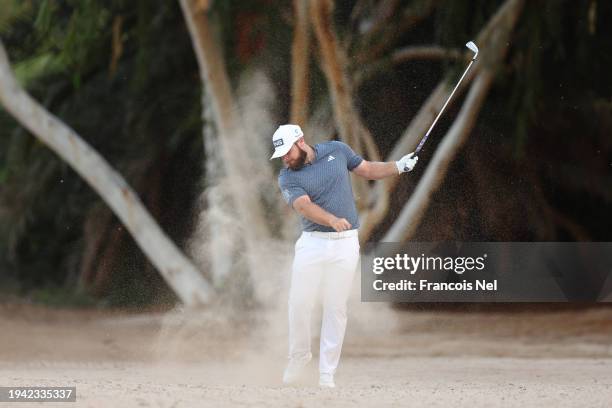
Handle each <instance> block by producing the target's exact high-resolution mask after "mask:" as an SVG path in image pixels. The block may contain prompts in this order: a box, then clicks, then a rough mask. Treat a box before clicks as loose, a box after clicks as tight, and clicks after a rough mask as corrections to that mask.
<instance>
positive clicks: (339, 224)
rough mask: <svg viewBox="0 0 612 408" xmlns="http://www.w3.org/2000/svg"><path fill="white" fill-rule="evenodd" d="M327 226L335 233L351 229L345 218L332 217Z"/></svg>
mask: <svg viewBox="0 0 612 408" xmlns="http://www.w3.org/2000/svg"><path fill="white" fill-rule="evenodd" d="M329 226H330V227H332V228H333V229H335V230H336V232H341V231H347V230H350V229H351V223H350V222H348V221H347V220H346V218H338V217H333V218H332V219H331V220H330V221H329Z"/></svg>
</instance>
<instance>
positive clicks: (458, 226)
mask: <svg viewBox="0 0 612 408" xmlns="http://www.w3.org/2000/svg"><path fill="white" fill-rule="evenodd" d="M366 3H367V2H366ZM430 3H431V4H433V6H432V11H431V13H430V14H427V16H426V17H424V18H423V19H422V20H421V21H419V22H418V23H417V24H415V25H414V27H411V28H410V29H407V30H403V31H399V32H398V34H397V35H392V36H391V37H385V33H386V32H387V31H388V30H393V29H395V28H397V27H399V26H400V25H401V24H402V15H403V14H402V13H397V15H394V16H392V17H391V19H390V20H389V21H388V22H387V24H386V30H387V31H384V30H383V32H381V33H379V34H378V35H375V36H373V37H372V38H371V39H369V40H368V41H369V42H365V41H361V40H362V38H361V37H360V28H359V27H360V25H359V21H357V22H355V21H353V20H351V13H352V10H353V7H354V5H355V2H354V1H341V2H338V3H337V7H336V14H335V16H336V28H337V30H338V34H339V36H340V38H341V39H342V41H343V42H344V43H345V44H348V46H349V50H350V57H351V61H357V60H358V56H359V55H360V53H363V52H367V50H368V49H369V48H368V47H373V46H375V45H376V44H377V41H378V42H385V41H387V42H388V41H392V42H393V44H391V45H392V47H389V51H391V50H393V49H397V48H399V47H402V46H407V45H419V44H439V45H443V46H446V47H451V48H457V49H460V48H461V47H462V46H463V44H464V43H465V42H466V40H467V39H471V38H473V37H474V36H475V35H476V34H477V33H478V31H479V30H480V29H481V28H482V26H483V25H484V24H485V23H486V22H487V20H488V19H489V18H490V16H491V15H492V14H493V13H494V12H495V10H496V9H497V8H498V7H499V5H500V4H501V1H485V0H478V1H472V2H467V1H465V2H463V1H450V0H445V1H442V0H439V1H433V2H432V1H424V0H413V1H402V2H400V8H401V9H402V10H409V9H411V10H412V9H414V10H417V11H418V10H420V9H424V8H426V7H428V4H430ZM0 4H2V6H3V9H4V10H6V13H3V16H2V17H0V36H1V38H2V40H3V42H4V44H5V46H6V47H7V50H8V53H9V56H10V58H11V61H12V64H13V67H14V69H15V71H16V73H17V75H18V77H19V79H20V80H21V81H22V83H24V85H26V87H27V89H28V91H29V92H30V93H31V94H32V95H33V96H34V97H35V98H36V99H37V100H39V101H40V102H41V103H43V104H44V105H45V106H46V108H47V109H48V110H49V111H51V112H53V113H54V114H55V115H57V116H58V117H60V118H61V119H62V120H63V121H65V122H66V123H67V124H68V125H70V126H71V127H72V128H74V129H75V130H76V131H77V132H78V133H79V134H80V135H81V136H82V137H83V138H84V139H85V140H86V141H87V142H88V143H90V144H91V145H92V146H93V147H94V148H95V149H96V150H97V151H98V152H100V153H101V154H102V156H103V157H105V158H106V159H107V160H108V161H109V162H110V164H111V165H112V166H114V167H115V168H116V169H117V170H118V171H119V172H120V173H121V174H122V175H123V176H124V177H126V179H127V181H128V182H129V183H130V185H132V187H134V188H135V189H136V190H137V191H138V193H139V195H140V197H141V198H142V199H143V201H144V202H145V204H146V206H147V207H148V208H149V210H150V211H151V212H152V214H153V215H154V217H155V218H156V219H157V220H158V221H159V222H160V224H161V225H162V227H163V228H164V230H165V231H167V232H168V233H169V235H170V236H171V238H172V239H173V240H175V241H176V242H178V243H179V244H180V245H182V244H183V243H184V242H185V239H187V238H188V237H189V234H190V232H191V231H192V228H193V226H194V225H193V220H194V205H195V202H196V198H197V197H198V194H199V193H200V192H201V191H202V188H203V186H204V184H205V174H204V173H203V168H204V165H203V160H204V157H203V151H204V147H203V145H202V143H203V142H202V140H203V139H202V136H201V129H202V123H201V119H200V111H201V106H200V104H201V100H200V84H199V75H198V68H197V64H196V62H195V58H194V55H193V48H192V45H191V43H190V39H189V36H188V33H187V30H186V27H185V23H184V20H183V17H182V14H181V10H180V7H179V5H178V2H174V1H164V0H136V1H127V0H125V1H124V0H107V1H93V0H84V1H76V0H42V1H13V0H3V2H2V3H0ZM211 13H212V14H213V15H214V17H215V20H214V21H215V24H216V26H217V27H219V29H220V30H219V34H220V38H221V39H222V42H223V47H224V50H225V53H226V58H227V61H228V70H229V73H230V76H231V78H232V81H233V82H234V84H235V83H237V80H238V78H239V76H240V74H241V72H243V71H244V70H246V69H248V68H250V67H252V66H258V67H261V68H263V69H264V70H265V71H266V72H267V73H268V75H269V76H270V78H272V81H273V84H274V87H275V92H276V95H277V97H278V102H279V103H278V105H277V106H271V107H270V109H271V110H272V112H273V113H274V114H275V115H276V116H277V117H278V120H279V122H283V121H286V120H287V117H288V111H289V106H288V103H287V101H288V100H289V94H290V89H289V73H290V45H291V34H292V27H291V24H292V18H293V17H292V10H291V4H290V2H274V1H271V0H270V1H267V0H259V1H248V2H231V1H215V2H213V7H212V11H211ZM610 17H612V4H611V3H610V2H604V1H596V0H581V1H569V0H565V1H559V0H541V1H534V2H530V1H528V2H526V5H525V9H524V11H523V13H522V15H521V17H520V20H519V23H518V25H517V27H516V30H515V32H514V34H513V36H512V43H511V44H510V52H509V54H508V57H507V58H506V62H505V64H504V65H503V66H502V67H500V70H499V72H498V75H497V78H496V82H495V86H494V88H493V90H492V92H491V93H490V95H489V96H488V98H487V100H486V102H485V107H484V108H483V110H482V112H481V114H480V116H479V119H478V123H477V127H476V129H475V130H474V131H473V132H472V134H471V135H470V138H469V140H468V143H467V144H466V145H465V146H464V147H463V148H462V150H461V152H460V154H459V156H458V157H457V159H456V160H455V161H454V162H453V163H452V166H451V168H450V171H449V174H448V177H447V179H446V181H445V183H444V184H443V186H442V188H440V189H439V191H438V192H436V194H435V196H434V200H433V203H432V205H431V206H430V207H429V209H428V211H427V215H426V217H425V220H424V222H423V224H422V225H421V227H420V228H419V230H418V232H417V236H416V238H417V239H421V240H438V239H439V240H480V241H484V240H508V241H510V240H525V241H538V240H551V241H553V240H558V241H564V240H568V241H573V240H592V241H608V240H610V230H611V228H610V227H611V226H612V217H611V216H610V214H611V213H612V205H611V203H612V176H611V174H612V146H611V138H610V134H611V130H612V78H611V77H610V75H609V67H610V66H611V65H612V64H611V62H612V61H611V59H612V53H611V52H610V51H611V50H612V48H611V47H610V45H611V42H612V32H611V30H612V28H611V27H610V26H608V25H607V24H606V22H607V21H608V20H609V19H610ZM385 55H386V54H383V55H381V56H380V59H384V58H385ZM314 57H315V61H314V62H313V68H314V70H313V78H312V81H311V85H312V93H313V95H312V99H313V105H317V104H320V103H321V101H323V100H324V99H325V98H326V96H327V89H326V86H325V81H324V79H323V76H322V74H321V72H320V69H319V68H318V54H316V52H315V53H314ZM365 66H367V64H356V63H355V64H353V65H351V67H350V69H351V72H357V71H358V70H359V69H361V68H363V67H365ZM462 69H463V66H462V65H461V64H458V63H455V62H436V61H414V62H408V63H405V64H401V65H398V66H394V67H384V68H382V69H381V70H380V71H379V72H377V74H376V75H374V76H372V77H371V78H370V79H368V80H367V81H366V82H364V83H363V84H361V86H360V87H359V88H358V89H357V92H356V98H357V100H356V105H357V106H358V108H359V110H360V112H361V113H362V115H363V117H364V119H365V122H366V124H367V126H368V127H369V128H370V129H371V130H372V132H373V134H374V136H375V139H376V141H377V143H378V145H379V147H380V149H381V152H382V153H383V155H384V154H386V153H388V152H389V151H390V149H391V148H392V146H393V144H394V143H395V141H396V140H397V139H398V138H399V137H400V135H401V132H402V131H403V129H404V128H405V127H406V126H407V125H408V123H409V121H410V120H411V118H412V117H413V116H414V114H415V112H416V111H417V110H418V108H419V107H420V106H421V104H422V103H423V101H424V100H425V98H426V97H427V96H428V95H429V92H430V91H431V89H432V88H433V87H434V86H435V84H436V83H437V81H439V80H440V78H441V77H442V75H444V74H445V73H447V72H451V73H454V72H456V73H460V72H461V70H462ZM457 105H458V104H456V106H455V107H453V108H451V109H449V110H448V111H447V112H446V114H445V117H444V118H443V119H442V120H441V122H440V124H439V125H438V127H437V128H436V131H435V132H434V134H433V135H432V138H431V139H430V141H429V142H428V145H427V147H426V149H425V150H424V151H423V153H422V155H421V158H420V159H421V162H420V163H423V164H426V163H427V160H428V159H429V158H430V157H431V154H432V153H433V151H434V149H435V147H436V144H437V143H438V142H439V141H440V139H441V137H442V135H443V134H444V129H446V128H448V126H449V124H450V123H451V122H452V119H453V118H454V117H455V116H456V113H457V110H458V107H457ZM266 140H267V138H266ZM424 167H425V166H421V167H420V168H419V169H418V170H417V171H416V173H415V177H414V178H410V179H407V180H405V181H404V182H403V183H402V185H401V186H400V187H399V189H398V191H397V193H396V194H394V196H393V211H391V212H390V215H389V216H388V217H387V219H386V220H385V221H384V222H383V223H382V224H381V226H380V228H379V229H378V230H377V233H376V234H375V237H377V236H380V235H381V234H382V232H383V231H384V229H385V228H386V227H388V226H389V225H390V223H391V222H392V221H393V217H394V215H395V214H397V211H399V209H400V208H401V206H402V204H403V203H405V201H406V200H407V199H408V197H409V195H410V193H411V190H412V188H413V186H414V185H415V181H414V180H418V178H419V176H420V175H422V171H423V169H424ZM0 276H1V277H0V286H1V287H2V288H3V290H4V291H5V292H12V293H15V294H17V295H19V296H25V297H29V298H32V299H35V300H42V301H45V302H49V303H53V302H60V303H62V302H74V303H85V304H90V303H93V304H111V305H142V304H151V303H157V302H161V303H168V302H170V303H171V302H173V301H174V300H175V299H174V297H173V295H172V294H171V293H170V291H169V290H168V288H167V287H166V285H165V284H164V282H163V281H162V279H161V278H160V277H159V275H158V274H157V273H156V272H155V270H154V269H153V268H152V266H151V265H150V264H149V263H148V262H147V261H146V260H145V258H144V256H143V255H142V254H141V252H140V250H139V249H138V248H137V247H136V245H135V244H134V243H133V241H132V239H131V238H130V236H129V234H127V233H126V232H125V231H124V229H123V227H122V226H121V224H120V223H119V222H118V221H117V220H116V219H115V218H114V217H113V216H112V215H111V213H110V211H109V210H108V209H107V208H106V206H105V205H104V203H103V202H102V201H101V200H100V198H99V197H98V196H97V195H96V194H95V193H94V192H93V191H92V190H91V189H90V188H89V187H88V185H87V184H86V183H85V182H84V181H83V180H82V179H80V178H79V176H78V175H76V174H75V173H74V172H73V171H72V170H71V169H70V168H69V166H67V165H66V164H65V163H64V162H62V161H61V160H60V159H59V158H57V157H56V156H55V155H54V154H53V153H52V152H51V151H49V150H48V149H47V148H46V147H45V146H43V145H42V144H41V143H39V142H38V141H37V140H36V139H35V138H34V137H32V136H31V135H29V134H28V133H27V132H26V131H25V130H24V129H23V128H21V127H20V126H19V125H18V124H17V123H15V122H14V121H13V120H12V119H11V118H10V117H9V116H8V115H7V114H6V113H5V112H3V111H2V110H0Z"/></svg>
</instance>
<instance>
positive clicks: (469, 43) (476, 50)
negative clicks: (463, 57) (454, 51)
mask: <svg viewBox="0 0 612 408" xmlns="http://www.w3.org/2000/svg"><path fill="white" fill-rule="evenodd" d="M465 46H466V47H468V48H469V49H470V50H471V51H472V52H473V53H474V58H472V60H475V59H476V57H477V56H478V47H477V46H476V44H474V42H473V41H470V42H468V43H467V44H465Z"/></svg>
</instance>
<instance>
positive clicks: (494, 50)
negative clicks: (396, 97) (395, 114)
mask: <svg viewBox="0 0 612 408" xmlns="http://www.w3.org/2000/svg"><path fill="white" fill-rule="evenodd" d="M522 5H523V0H506V2H505V3H504V4H502V6H500V8H499V9H498V10H497V12H496V13H495V14H494V15H493V16H492V17H491V19H490V20H489V21H488V23H487V25H486V26H485V27H484V28H483V29H482V30H481V32H480V33H479V35H478V36H477V40H476V41H477V44H479V45H480V46H481V52H480V56H481V57H480V58H479V62H478V63H476V64H475V65H474V67H473V68H472V70H471V71H470V72H468V74H467V75H466V76H465V78H464V80H463V82H462V83H461V85H460V86H459V88H458V89H457V92H456V93H455V96H454V98H453V100H451V101H450V103H449V105H452V104H453V103H454V102H456V101H457V100H458V99H459V98H460V97H461V95H462V94H463V92H464V91H465V89H467V87H468V86H469V84H470V82H471V81H472V79H473V78H474V77H475V76H476V75H477V73H478V72H479V70H480V68H481V67H482V66H483V65H487V64H488V65H491V64H493V65H494V64H495V61H497V60H499V59H501V58H502V56H503V53H504V52H505V51H506V50H507V44H506V43H505V42H503V41H499V40H498V39H496V37H497V36H499V35H500V34H503V35H504V36H508V35H509V32H510V31H511V30H512V28H513V27H514V24H515V23H516V20H517V19H518V16H519V14H520V11H521V9H522ZM500 53H501V54H500ZM449 82H450V80H449V78H448V77H445V78H444V79H443V80H442V81H440V83H438V85H437V86H436V88H435V89H434V90H433V92H432V93H431V94H430V95H429V97H428V98H427V100H426V101H425V103H424V104H423V105H422V106H421V108H420V109H419V111H418V113H417V114H416V116H415V117H414V118H413V119H412V121H411V122H410V125H409V126H408V128H407V129H406V130H405V131H404V133H403V135H402V137H401V138H400V139H399V140H398V142H397V143H396V144H395V146H394V148H393V150H392V151H391V152H390V153H389V155H388V156H387V158H386V160H388V161H391V160H398V159H400V158H401V157H402V156H403V155H405V154H406V153H408V152H411V151H413V150H414V148H415V147H416V145H417V144H418V142H419V140H420V139H421V137H423V135H424V134H425V132H426V130H427V128H428V127H429V126H430V125H431V123H432V122H433V120H434V118H435V117H436V115H437V114H438V112H440V109H442V106H443V105H444V102H445V101H446V100H447V99H448V96H449V95H450V91H451V87H450V86H449V85H448V83H449ZM398 181H399V178H397V177H395V178H389V179H386V180H385V182H384V183H383V184H382V187H381V188H384V189H386V190H387V194H391V192H392V191H393V189H394V188H395V186H396V185H397V183H398ZM385 208H386V207H385V206H380V207H379V210H378V211H373V213H372V215H371V217H372V218H371V220H370V222H368V223H367V224H365V225H363V224H362V228H361V231H360V234H361V237H362V239H363V240H367V239H368V238H369V236H370V234H371V232H372V230H373V229H374V227H375V226H376V225H377V224H378V223H379V222H380V221H381V220H382V219H383V218H384V217H385V215H386V211H387V210H386V209H385Z"/></svg>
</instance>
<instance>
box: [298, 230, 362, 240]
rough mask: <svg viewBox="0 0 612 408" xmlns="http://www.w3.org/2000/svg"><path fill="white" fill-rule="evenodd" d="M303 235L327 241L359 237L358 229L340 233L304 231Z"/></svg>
mask: <svg viewBox="0 0 612 408" xmlns="http://www.w3.org/2000/svg"><path fill="white" fill-rule="evenodd" d="M302 234H304V235H309V236H311V237H317V238H325V239H343V238H350V237H356V236H358V235H359V233H358V232H357V230H356V229H352V230H347V231H340V232H336V231H333V232H322V231H304V232H302Z"/></svg>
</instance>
